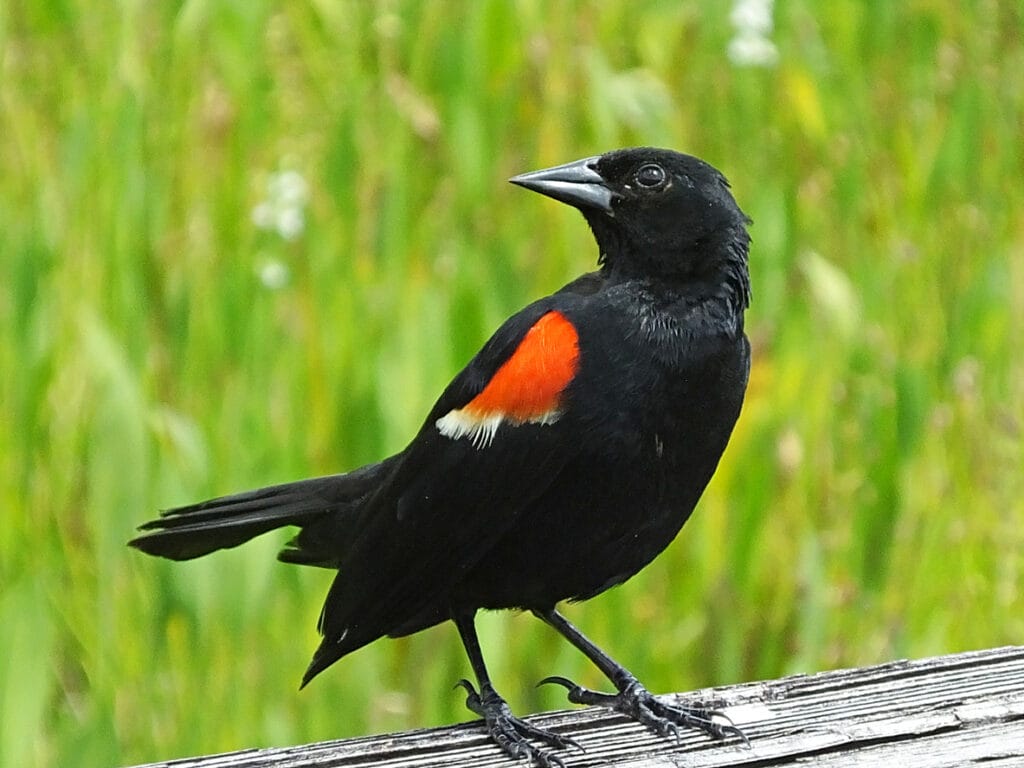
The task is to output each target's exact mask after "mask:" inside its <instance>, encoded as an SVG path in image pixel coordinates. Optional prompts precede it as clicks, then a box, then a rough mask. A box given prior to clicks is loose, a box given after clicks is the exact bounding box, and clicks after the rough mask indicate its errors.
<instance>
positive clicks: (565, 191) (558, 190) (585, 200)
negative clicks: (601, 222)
mask: <svg viewBox="0 0 1024 768" xmlns="http://www.w3.org/2000/svg"><path fill="white" fill-rule="evenodd" d="M599 159H600V157H599V156H594V157H585V158H583V159H582V160H577V161H575V162H573V163H566V164H565V165H556V166H555V167H554V168H545V169H544V170H541V171H530V172H529V173H521V174H519V175H518V176H513V177H512V178H511V179H509V181H511V182H512V183H513V184H518V185H519V186H520V187H526V188H527V189H532V190H533V191H534V192H540V193H541V194H542V195H547V196H548V197H552V198H554V199H555V200H558V201H559V202H562V203H568V204H569V205H571V206H574V207H576V208H597V209H598V210H601V211H605V212H606V213H611V212H612V198H613V196H614V193H613V192H612V191H611V190H610V189H608V187H607V186H605V183H604V179H603V178H601V174H599V173H598V172H597V171H595V170H594V166H595V165H597V161H598V160H599Z"/></svg>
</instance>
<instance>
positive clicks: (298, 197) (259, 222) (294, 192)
mask: <svg viewBox="0 0 1024 768" xmlns="http://www.w3.org/2000/svg"><path fill="white" fill-rule="evenodd" d="M308 201H309V186H308V185H307V184H306V180H305V179H304V178H303V177H302V174H300V173H299V172H298V171H280V172H278V173H273V174H271V175H270V178H269V179H268V180H267V194H266V197H265V198H264V199H263V200H261V201H260V202H259V203H257V204H256V207H255V208H253V209H252V221H253V224H255V225H256V226H257V227H259V228H260V229H264V230H267V231H271V232H277V234H278V235H280V236H281V237H282V238H284V239H285V240H295V239H297V238H298V237H299V235H301V234H302V232H303V230H304V229H305V228H306V203H307V202H308Z"/></svg>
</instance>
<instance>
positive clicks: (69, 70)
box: [0, 0, 1024, 767]
mask: <svg viewBox="0 0 1024 768" xmlns="http://www.w3.org/2000/svg"><path fill="white" fill-rule="evenodd" d="M728 14H729V7H728V4H726V3H724V2H714V1H712V0H707V1H706V2H679V1H677V0H672V1H668V0H665V1H662V0H622V2H601V3H598V2H594V3H584V2H579V3H570V2H554V3H549V2H542V1H541V0H521V1H519V2H496V1H494V2H484V1H481V2H451V3H440V2H438V3H430V4H428V3H406V2H354V1H350V2H328V1H327V0H321V1H319V2H306V3H292V4H277V3H272V2H268V1H267V0H253V2H244V3H243V2H213V1H208V2H204V1H203V0H191V1H189V2H153V3H147V2H137V1H136V2H131V1H128V0H124V1H122V2H110V3H86V2H81V1H80V0H54V1H53V2H48V3H32V2H25V1H21V0H12V1H11V2H5V3H3V4H2V5H0V267H2V273H0V530H2V537H0V764H2V765H4V766H12V767H13V766H33V765H40V766H42V765H54V766H58V765H59V766H77V765H82V766H100V765H116V764H129V763H136V762H144V761H149V760H156V759H162V758H170V757H176V756H185V755H191V754H200V753H211V752H216V751H224V750H231V749H239V748H245V747H252V746H262V745H284V744H292V743H299V742H304V741H309V740H314V739H323V738H328V737H339V736H348V735H358V734H365V733H368V732H379V731H384V730H392V729H400V728H410V727H419V726H428V725H433V724H441V723H447V722H452V721H458V720H465V719H470V716H469V715H468V713H466V712H465V710H464V709H463V708H462V696H461V694H459V693H457V692H452V691H451V690H450V689H451V686H452V684H453V683H454V682H455V680H457V679H458V678H460V677H462V676H466V675H467V674H468V672H469V670H468V665H467V663H466V661H465V659H464V656H463V653H462V651H461V649H460V647H459V645H458V642H457V639H456V637H455V632H454V630H453V628H452V627H451V626H442V627H439V628H436V629H434V630H431V631H429V632H426V633H423V634H421V635H418V636H416V637H413V638H409V639H404V640H401V641H381V642H379V643H377V644H375V645H373V646H371V647H369V648H367V649H365V650H363V651H360V652H358V653H356V654H354V655H353V656H352V657H350V658H347V659H345V660H344V661H343V662H342V663H340V664H338V665H336V667H334V668H332V669H331V670H330V671H329V672H328V673H327V674H325V675H323V676H322V677H321V678H319V679H317V680H316V682H315V683H314V684H313V685H311V686H310V688H308V689H307V690H306V691H304V692H303V693H301V694H299V693H297V692H296V685H297V682H298V679H299V676H300V674H301V672H302V670H303V669H304V667H305V664H306V662H307V660H308V658H309V656H310V654H311V652H312V650H313V649H314V647H315V645H316V643H317V637H316V634H315V630H314V626H315V623H316V617H317V613H318V611H319V609H320V603H321V600H322V597H323V595H324V593H325V591H326V588H327V585H328V582H329V578H330V574H328V573H325V572H321V571H317V570H301V569H297V568H294V567H289V566H285V565H282V564H279V563H277V562H276V561H275V560H274V552H275V550H276V548H277V547H278V545H279V544H280V543H281V541H282V540H283V539H284V538H285V537H286V534H282V535H280V536H268V537H265V538H264V539H262V540H258V541H256V542H253V543H251V544H250V545H248V546H246V547H244V548H241V549H239V550H235V551H232V552H227V553H221V554H218V555H216V556H213V557H210V558H207V559H205V560H201V561H196V562H193V563H187V564H171V563H167V562H162V561H158V560H155V559H150V558H147V557H144V556H143V555H141V554H139V553H137V552H134V551H131V550H129V549H128V548H126V547H125V546H124V544H125V542H126V540H127V539H128V538H129V537H130V536H131V534H132V530H133V527H134V526H135V525H137V524H138V523H141V522H142V521H144V520H146V519H148V518H150V517H152V516H153V514H154V512H155V510H157V509H158V508H161V507H168V506H173V505H177V504H182V503H186V502H189V501H193V500H197V499H200V498H204V497H208V496H211V495H215V494H221V493H227V492H231V491H237V490H242V489H246V488H251V487H255V486H259V485H265V484H270V483H274V482H280V481H285V480H290V479H296V478H300V477H305V476H310V475H315V474H325V473H329V472H334V471H340V470H344V469H347V468H352V467H355V466H358V465H360V464H362V463H364V462H368V461H372V460H375V459H378V458H380V457H382V456H384V455H385V454H387V453H389V452H393V451H397V450H400V449H401V448H402V447H403V445H404V444H405V441H407V440H408V439H409V437H410V436H411V435H412V434H413V433H414V432H415V430H416V429H417V428H418V426H419V423H420V420H421V419H422V417H423V414H424V413H425V412H426V411H427V409H428V408H429V406H430V405H431V403H432V401H433V398H434V397H435V396H436V395H437V394H438V393H439V392H440V390H441V388H442V387H443V386H444V384H445V383H446V382H447V381H448V379H449V378H450V377H451V376H452V375H453V374H454V373H455V371H456V370H458V368H459V367H460V366H461V365H462V364H463V363H464V362H465V361H466V360H467V359H468V358H469V356H470V355H471V354H472V353H473V352H474V351H475V350H476V349H477V347H478V345H479V344H480V343H481V342H482V341H483V340H484V339H485V338H486V337H487V335H488V334H489V333H490V332H491V331H492V330H493V329H494V328H495V327H496V326H497V325H498V323H499V322H500V321H501V320H502V319H503V318H504V317H505V316H507V315H508V314H509V313H511V312H513V311H515V310H516V309H517V308H519V307H520V306H521V305H523V304H524V303H526V302H528V301H530V300H532V299H533V298H536V297H538V296H540V295H542V294H544V293H547V292H550V291H552V290H554V289H556V288H557V287H559V286H560V285H561V284H562V283H563V282H565V281H567V280H568V279H570V278H571V277H573V276H575V275H577V274H578V273H580V272H583V271H585V270H589V269H591V268H592V266H593V264H594V259H595V256H596V254H595V251H594V247H593V245H592V242H591V240H590V236H589V233H588V232H587V230H586V227H585V226H584V224H583V222H582V220H581V219H580V217H579V216H578V214H576V213H575V212H573V211H571V210H570V209H568V208H567V207H565V206H560V205H558V204H556V203H554V202H552V201H549V200H545V199H543V198H541V197H538V196H536V195H531V194H529V193H526V192H524V191H523V190H520V189H516V188H513V187H511V186H509V185H508V184H506V183H505V179H506V178H507V177H508V176H510V175H512V174H514V173H517V172H521V171H524V170H530V169H534V168H539V167H543V166H545V165H552V164H556V163H560V162H565V161H568V160H572V159H576V158H579V157H583V156H586V155H589V154H595V153H599V152H601V151H604V150H607V149H611V148H614V147H618V146H623V145H632V144H656V145H667V146H671V147H675V148H678V149H681V150H685V151H688V152H691V153H694V154H698V155H700V156H702V157H705V158H706V159H708V160H709V161H711V162H712V163H713V164H715V165H717V166H718V167H720V168H721V169H722V170H723V171H724V172H725V173H726V174H727V175H728V176H729V177H730V179H731V180H732V182H733V187H734V191H735V194H736V197H737V198H738V199H739V201H740V203H741V205H742V206H743V207H744V208H745V210H746V211H747V212H748V213H749V214H750V215H751V216H752V217H753V219H754V221H755V224H754V227H753V230H752V231H753V236H754V248H753V253H752V259H751V271H752V275H753V284H754V304H753V306H752V308H751V311H750V313H749V315H748V318H749V319H748V329H749V332H750V335H751V337H752V340H753V343H754V348H755V356H756V357H755V364H754V370H753V374H752V380H751V385H750V390H749V394H748V400H747V404H746V407H745V410H744V413H743V416H742V418H741V423H740V425H739V426H738V428H737V431H736V433H735V435H734V437H733V440H732V443H731V445H730V447H729V450H728V452H727V455H726V456H725V459H724V461H723V464H722V466H721V468H720V470H719V472H718V474H717V476H716V478H715V480H714V482H713V483H712V486H711V487H710V488H709V490H708V491H707V493H706V494H705V497H704V500H703V501H702V503H701V506H700V508H699V510H698V514H697V515H696V516H695V518H694V519H693V520H692V521H691V523H690V524H689V525H688V526H687V527H686V529H685V530H684V533H683V535H681V536H680V537H679V539H678V540H677V541H676V542H675V543H674V544H673V545H672V546H671V547H670V548H669V550H668V551H666V552H665V554H664V555H663V556H662V557H661V558H660V559H659V560H658V561H657V562H656V563H655V564H654V565H652V566H651V567H650V568H648V569H647V570H646V571H645V572H644V573H642V574H641V575H639V576H638V577H636V578H635V579H633V580H632V581H631V582H630V583H628V584H627V585H625V586H623V587H621V588H619V589H617V590H614V591H612V592H611V593H609V594H606V595H604V596H602V597H600V598H597V599H595V600H594V601H592V602H590V603H588V604H586V605H583V606H571V607H569V608H568V609H567V611H568V614H569V615H570V617H571V618H572V619H574V620H576V621H578V622H579V624H580V625H581V626H582V628H583V629H584V630H585V631H586V632H588V633H590V634H591V635H592V636H593V638H594V639H595V640H596V641H598V642H599V643H600V644H602V645H603V646H605V647H607V648H608V649H609V650H611V651H612V652H613V653H614V654H615V655H616V656H617V657H618V658H620V659H621V660H622V661H623V662H624V663H626V664H627V665H628V666H629V667H631V668H632V669H633V670H635V671H636V673H637V674H638V675H640V676H641V678H642V679H644V680H645V681H646V682H648V684H649V685H650V687H652V688H653V689H655V690H660V691H666V690H686V689H690V688H693V687H697V686H704V685H710V684H717V683H729V682H738V681H745V680H751V679H756V678H765V677H773V676H777V675H782V674H784V673H788V672H796V671H808V672H809V671H815V670H821V669H826V668H831V667H836V666H841V665H860V664H868V663H872V662H879V661H883V660H886V659H891V658H893V657H900V656H923V655H928V654H937V653H943V652H950V651H958V650H964V649H968V648H978V647H985V646H995V645H999V644H1004V643H1013V642H1020V641H1021V640H1022V637H1024V605H1022V601H1021V597H1020V592H1021V588H1022V586H1024V501H1022V499H1024V481H1022V476H1024V471H1022V468H1024V448H1022V436H1021V430H1022V429H1024V406H1022V403H1024V362H1022V355H1021V351H1020V338H1021V332H1022V330H1024V213H1022V210H1024V151H1022V127H1024V87H1022V83H1024V34H1022V30H1024V9H1022V5H1021V3H1020V2H1012V1H1009V0H1007V1H1006V2H993V1H981V0H979V1H978V2H967V3H960V2H952V1H949V2H940V1H939V0H915V1H912V2H903V3H888V2H859V1H854V0H837V2H830V3H828V4H823V3H817V2H811V0H779V2H778V3H777V7H776V9H775V24H776V28H775V31H774V32H773V34H772V39H773V40H774V42H775V44H776V45H777V46H778V50H779V60H778V63H777V64H776V65H775V66H774V67H769V68H744V67H739V66H736V65H734V64H732V63H731V62H730V61H729V59H728V58H727V56H726V48H727V45H728V42H729V40H730V38H731V36H732V34H733V32H732V28H731V26H730V21H729V15H728ZM282 169H292V170H295V171H297V172H299V173H301V174H302V176H303V177H304V178H305V179H306V181H307V183H308V186H309V202H308V205H307V207H306V210H305V214H306V226H305V229H304V230H303V231H302V233H301V235H300V236H299V237H297V238H296V239H294V240H290V241H289V240H285V239H283V238H281V237H280V236H278V235H277V234H274V233H272V232H267V231H263V230H261V229H259V228H258V227H257V226H255V224H254V222H253V218H252V210H253V208H254V207H255V206H256V205H257V204H258V203H259V201H260V200H261V199H262V198H263V197H264V196H265V194H266V192H265V189H266V185H267V183H268V178H269V177H270V175H271V174H273V173H275V172H277V171H280V170H282ZM267 263H274V264H278V265H279V266H280V267H283V268H284V269H285V270H286V272H287V280H286V282H285V284H284V285H283V286H281V287H278V288H268V287H267V286H266V285H265V284H264V282H263V281H262V280H261V279H260V276H259V275H260V270H261V269H262V268H263V267H264V265H265V264H267ZM481 631H482V639H483V643H484V646H485V651H486V653H487V657H488V660H489V662H490V665H491V667H492V672H493V674H494V677H495V680H496V683H497V685H498V686H499V690H502V691H503V692H504V693H505V694H506V695H507V696H508V698H509V699H510V700H511V702H512V704H513V706H514V707H515V709H516V710H517V711H519V712H530V711H535V710H539V709H542V708H555V707H559V706H562V705H563V701H564V700H563V699H562V698H561V696H560V694H559V692H558V690H554V689H544V690H536V689H534V687H533V685H534V683H535V682H536V681H537V680H538V679H540V678H541V677H543V676H545V675H549V674H561V675H566V676H569V677H572V678H575V679H577V680H579V681H581V682H583V683H587V684H591V685H601V681H600V679H599V678H598V676H597V673H596V672H595V671H594V670H593V669H591V668H590V667H588V665H587V664H586V663H585V662H584V661H583V660H582V659H581V658H580V657H579V655H578V654H576V653H575V652H574V651H572V650H571V649H570V648H568V647H567V646H566V644H565V643H564V642H561V641H560V640H558V639H557V638H556V637H555V636H554V635H553V633H552V632H551V631H550V630H548V629H546V628H545V627H543V626H540V625H539V623H538V622H536V621H535V620H533V619H531V618H530V617H526V616H515V615H509V614H500V615H489V616H486V617H484V618H483V620H482V621H481Z"/></svg>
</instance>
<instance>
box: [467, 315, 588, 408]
mask: <svg viewBox="0 0 1024 768" xmlns="http://www.w3.org/2000/svg"><path fill="white" fill-rule="evenodd" d="M578 344H579V337H578V336H577V334H576V329H575V328H574V327H573V325H572V323H570V322H569V321H568V320H566V318H565V316H564V315H563V314H562V313H561V312H555V311H551V312H548V313H547V314H546V315H544V316H543V317H541V319H540V320H538V321H537V322H536V323H534V324H533V326H532V327H531V328H530V330H528V331H527V332H526V335H525V336H523V340H522V341H521V342H519V346H518V347H516V351H515V352H513V353H512V356H511V357H510V358H509V359H508V360H506V361H505V363H504V364H503V365H502V366H501V368H499V369H498V371H497V372H496V373H495V374H494V376H493V378H491V380H490V382H488V384H487V386H486V387H484V390H483V392H481V393H480V394H479V395H477V396H476V397H474V398H473V399H472V400H470V401H469V403H467V404H466V406H465V409H464V410H466V411H469V412H470V413H472V414H473V415H479V416H489V415H497V414H499V413H500V414H501V415H503V416H504V417H506V418H509V419H512V420H515V421H520V422H522V421H533V420H534V419H537V418H539V417H541V416H543V415H544V414H546V413H549V412H551V411H554V410H557V409H558V402H559V396H560V395H561V394H562V391H563V390H564V389H565V388H566V387H567V386H568V385H569V382H570V381H572V378H573V376H575V375H576V368H577V365H578V363H579V355H580V351H579V346H578Z"/></svg>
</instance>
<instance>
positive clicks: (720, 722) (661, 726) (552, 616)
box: [533, 608, 747, 742]
mask: <svg viewBox="0 0 1024 768" xmlns="http://www.w3.org/2000/svg"><path fill="white" fill-rule="evenodd" d="M533 613H534V615H535V616H537V618H539V619H541V620H542V621H544V622H545V623H547V624H549V625H550V626H551V627H553V628H554V629H555V631H557V632H558V633H559V634H560V635H562V637H564V638H565V639H566V640H568V641H569V642H570V643H572V644H573V645H574V646H575V647H576V648H578V649H579V650H580V651H582V652H583V654H584V655H585V656H586V657H587V658H588V659H590V660H591V661H592V662H594V664H596V665H597V668H598V669H600V670H601V671H602V672H603V673H604V675H605V676H606V677H607V678H608V679H609V680H611V682H612V684H613V685H614V686H615V688H616V689H617V690H618V693H617V694H611V693H600V692H598V691H591V690H588V689H586V688H582V687H581V686H579V685H576V683H574V682H572V681H571V680H567V679H566V678H564V677H548V678H545V679H544V680H542V681H541V684H544V683H555V684H558V685H562V686H565V687H566V688H567V689H568V691H569V701H571V702H573V703H574V704H598V705H601V706H604V707H610V708H611V709H614V710H615V711H617V712H620V713H622V714H623V715H625V716H626V717H629V718H631V719H633V720H636V721H637V722H638V723H641V724H642V725H644V726H646V727H647V728H649V729H650V730H652V731H654V732H655V733H657V734H659V735H661V736H669V735H673V736H676V737H677V738H678V736H679V727H680V726H682V727H686V728H698V729H699V730H701V731H703V732H704V733H706V734H708V735H709V736H713V737H714V738H718V739H721V738H725V737H727V736H736V737H738V738H740V739H742V740H743V741H744V742H746V741H747V738H746V736H744V735H743V732H742V731H741V730H740V729H739V728H737V727H736V726H735V725H733V724H732V723H730V722H729V720H728V718H727V717H725V715H723V714H722V713H720V712H717V711H716V710H714V709H712V708H710V707H707V706H702V705H695V706H685V705H679V704H666V703H665V702H663V701H661V700H660V699H658V698H657V697H656V696H655V695H654V694H652V693H651V692H650V691H648V690H647V689H646V688H644V686H643V685H641V684H640V681H639V680H637V679H636V678H635V677H634V676H633V675H632V674H631V673H630V672H629V670H627V669H626V668H625V667H623V666H622V665H621V664H619V663H618V662H616V661H615V660H614V659H613V658H611V657H610V656H609V655H608V654H607V653H605V652H604V651H602V650H601V649H600V648H598V647H597V646H596V645H594V643H593V642H591V641H590V640H589V639H587V637H586V636H585V635H584V634H583V633H582V632H580V631H579V630H578V629H577V628H576V627H575V626H573V625H572V624H571V623H570V622H569V620H568V619H566V618H565V617H564V616H563V615H562V614H560V613H559V612H558V611H556V610H555V609H554V608H552V609H550V610H547V611H536V610H535V611H533Z"/></svg>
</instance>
